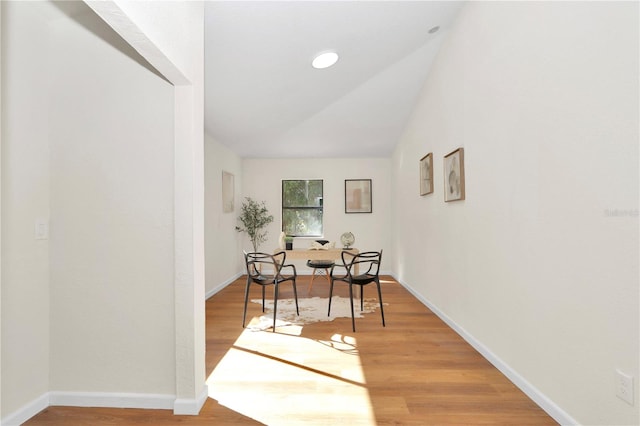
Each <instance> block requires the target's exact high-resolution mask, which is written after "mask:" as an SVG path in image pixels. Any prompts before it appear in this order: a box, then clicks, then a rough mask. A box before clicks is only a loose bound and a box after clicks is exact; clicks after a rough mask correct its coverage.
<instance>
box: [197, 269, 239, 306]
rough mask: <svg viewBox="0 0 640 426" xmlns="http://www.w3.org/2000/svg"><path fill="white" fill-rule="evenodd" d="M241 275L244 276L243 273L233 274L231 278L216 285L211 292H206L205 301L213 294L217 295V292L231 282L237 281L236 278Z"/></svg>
mask: <svg viewBox="0 0 640 426" xmlns="http://www.w3.org/2000/svg"><path fill="white" fill-rule="evenodd" d="M243 275H244V272H238V273H237V274H235V275H234V276H232V277H231V278H229V279H227V280H226V281H224V282H223V283H221V284H218V285H217V286H215V287H214V288H212V289H211V290H209V291H207V292H206V294H205V295H204V298H205V300H206V299H209V298H210V297H211V296H213V295H214V294H216V293H218V292H219V291H221V290H222V289H224V288H225V287H226V286H228V285H229V284H231V283H232V282H234V281H235V280H237V279H238V278H240V277H241V276H243Z"/></svg>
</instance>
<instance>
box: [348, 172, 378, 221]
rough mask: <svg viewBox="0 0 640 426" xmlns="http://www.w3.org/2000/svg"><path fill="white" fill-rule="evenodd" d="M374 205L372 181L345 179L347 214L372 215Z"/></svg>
mask: <svg viewBox="0 0 640 426" xmlns="http://www.w3.org/2000/svg"><path fill="white" fill-rule="evenodd" d="M372 205H373V204H372V202H371V179H345V181H344V212H345V213H371V212H372Z"/></svg>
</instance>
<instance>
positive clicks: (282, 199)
mask: <svg viewBox="0 0 640 426" xmlns="http://www.w3.org/2000/svg"><path fill="white" fill-rule="evenodd" d="M311 181H314V182H320V188H321V190H322V195H321V197H320V205H319V206H285V195H284V187H285V182H311ZM285 210H315V211H319V212H320V234H287V236H292V237H301V238H305V237H309V238H317V237H323V236H324V179H282V183H281V185H280V229H281V230H282V232H286V231H285V219H284V216H285V214H284V213H285Z"/></svg>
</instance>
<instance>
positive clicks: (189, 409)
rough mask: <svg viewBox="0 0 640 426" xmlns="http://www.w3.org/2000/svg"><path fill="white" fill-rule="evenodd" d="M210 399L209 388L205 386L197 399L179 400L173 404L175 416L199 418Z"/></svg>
mask: <svg viewBox="0 0 640 426" xmlns="http://www.w3.org/2000/svg"><path fill="white" fill-rule="evenodd" d="M208 397H209V387H208V386H207V385H204V387H203V388H202V391H200V394H199V395H198V397H197V398H195V399H186V398H178V399H176V400H175V401H174V403H173V414H175V415H177V416H180V415H183V416H197V415H198V414H200V410H201V409H202V406H203V405H204V403H205V402H207V398H208Z"/></svg>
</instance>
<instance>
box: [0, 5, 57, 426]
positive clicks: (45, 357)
mask: <svg viewBox="0 0 640 426" xmlns="http://www.w3.org/2000/svg"><path fill="white" fill-rule="evenodd" d="M1 8H2V42H3V43H2V88H3V90H2V92H3V93H2V320H1V322H2V341H1V347H2V356H1V358H2V365H1V371H2V375H1V378H2V389H1V391H0V395H1V397H2V400H1V403H0V407H1V409H2V411H1V412H0V418H2V417H4V416H5V415H6V414H7V413H11V412H13V411H16V410H17V409H18V408H20V407H21V406H22V405H23V404H25V402H27V401H31V400H33V399H36V398H37V397H39V396H40V395H42V394H43V393H44V392H46V391H47V390H48V388H49V245H48V241H47V240H36V239H35V234H34V231H35V223H36V220H38V219H43V220H45V221H46V220H48V219H49V143H48V135H47V127H46V117H47V113H48V108H47V78H46V74H44V73H42V70H43V69H46V67H47V60H46V56H45V55H43V53H44V52H46V46H47V31H46V27H45V26H44V22H43V21H41V20H40V15H39V13H38V12H39V9H38V8H37V7H32V5H31V4H26V5H20V7H17V5H16V4H15V3H13V2H3V3H2V5H1Z"/></svg>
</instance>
